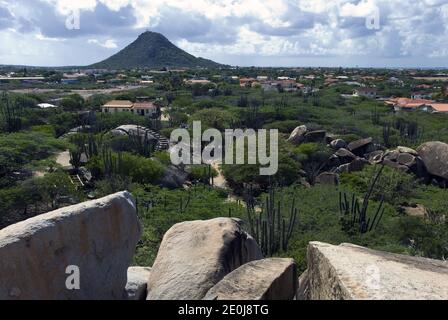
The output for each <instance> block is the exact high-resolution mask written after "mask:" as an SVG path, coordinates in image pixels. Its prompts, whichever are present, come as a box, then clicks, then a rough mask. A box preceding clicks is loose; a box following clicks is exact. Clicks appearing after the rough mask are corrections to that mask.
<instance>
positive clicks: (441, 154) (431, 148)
mask: <svg viewBox="0 0 448 320" xmlns="http://www.w3.org/2000/svg"><path fill="white" fill-rule="evenodd" d="M417 152H418V154H419V155H420V157H421V158H422V160H423V163H424V164H425V166H426V169H427V170H428V172H429V173H430V174H432V175H434V176H437V177H440V178H443V179H445V180H448V144H446V143H443V142H439V141H433V142H427V143H424V144H422V145H421V146H420V147H419V148H418V149H417Z"/></svg>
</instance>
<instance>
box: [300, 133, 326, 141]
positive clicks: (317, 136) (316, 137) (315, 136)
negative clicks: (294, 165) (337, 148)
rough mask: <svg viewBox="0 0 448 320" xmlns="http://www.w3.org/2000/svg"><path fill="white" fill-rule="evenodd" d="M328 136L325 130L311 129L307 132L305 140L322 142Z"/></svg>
mask: <svg viewBox="0 0 448 320" xmlns="http://www.w3.org/2000/svg"><path fill="white" fill-rule="evenodd" d="M326 136H327V133H326V132H325V131H323V130H318V131H310V132H307V133H306V134H305V137H304V139H305V142H307V143H309V142H322V141H324V139H325V137H326Z"/></svg>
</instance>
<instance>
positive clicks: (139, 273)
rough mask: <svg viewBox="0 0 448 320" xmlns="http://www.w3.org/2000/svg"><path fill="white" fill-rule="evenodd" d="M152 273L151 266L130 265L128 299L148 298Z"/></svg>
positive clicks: (127, 286) (127, 285)
mask: <svg viewBox="0 0 448 320" xmlns="http://www.w3.org/2000/svg"><path fill="white" fill-rule="evenodd" d="M150 274H151V268H148V267H130V268H129V269H128V283H127V284H126V294H127V298H128V300H139V301H140V300H146V295H147V294H148V291H147V287H148V279H149V275H150Z"/></svg>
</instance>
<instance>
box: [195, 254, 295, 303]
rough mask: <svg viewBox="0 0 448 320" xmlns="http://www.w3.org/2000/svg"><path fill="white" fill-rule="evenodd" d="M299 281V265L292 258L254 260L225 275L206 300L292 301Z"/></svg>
mask: <svg viewBox="0 0 448 320" xmlns="http://www.w3.org/2000/svg"><path fill="white" fill-rule="evenodd" d="M297 282H298V275H297V266H296V263H295V262H294V260H292V259H278V258H273V259H265V260H258V261H252V262H249V263H247V264H245V265H243V266H241V267H239V268H238V269H236V270H235V271H233V272H232V273H230V274H228V275H227V276H225V277H224V279H222V280H221V281H220V282H219V283H218V284H216V285H215V286H214V287H213V288H211V289H210V291H209V292H208V293H207V295H206V296H205V298H204V299H205V300H292V299H293V298H294V296H295V295H296V291H297Z"/></svg>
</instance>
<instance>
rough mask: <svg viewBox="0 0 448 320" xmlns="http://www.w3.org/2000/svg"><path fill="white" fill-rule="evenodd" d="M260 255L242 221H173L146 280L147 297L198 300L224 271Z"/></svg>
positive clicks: (223, 274) (230, 270)
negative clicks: (177, 222)
mask: <svg viewBox="0 0 448 320" xmlns="http://www.w3.org/2000/svg"><path fill="white" fill-rule="evenodd" d="M259 259H262V253H261V250H260V248H259V247H258V245H257V243H256V242H255V240H254V239H253V238H252V237H251V236H250V235H248V234H247V233H246V232H245V231H243V229H242V221H240V220H238V219H230V218H217V219H213V220H208V221H192V222H183V223H179V224H176V225H174V226H173V227H172V228H171V229H170V230H169V231H168V232H167V233H166V234H165V236H164V238H163V241H162V244H161V245H160V249H159V253H158V255H157V258H156V261H155V262H154V265H153V267H152V270H151V275H150V277H149V280H148V297H147V299H148V300H200V299H202V298H204V296H205V295H206V294H207V292H208V291H209V290H210V289H211V288H212V287H213V286H214V285H216V284H217V283H218V282H219V281H221V280H222V279H223V278H224V277H225V276H226V275H227V274H229V273H230V272H232V271H233V270H235V269H237V268H239V267H240V266H242V265H243V264H245V263H247V262H250V261H253V260H259Z"/></svg>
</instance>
